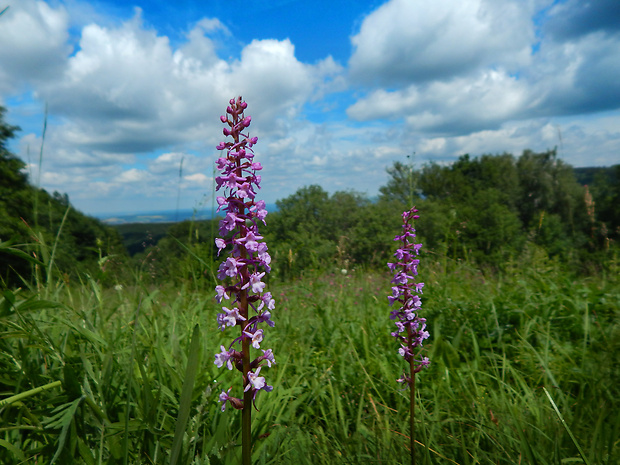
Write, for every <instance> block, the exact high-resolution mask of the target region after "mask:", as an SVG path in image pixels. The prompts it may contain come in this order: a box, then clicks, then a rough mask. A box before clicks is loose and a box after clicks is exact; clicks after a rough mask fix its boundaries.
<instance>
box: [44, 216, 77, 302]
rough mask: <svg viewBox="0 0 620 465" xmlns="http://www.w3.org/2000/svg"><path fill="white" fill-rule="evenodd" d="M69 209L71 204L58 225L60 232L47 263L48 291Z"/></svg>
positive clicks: (57, 234)
mask: <svg viewBox="0 0 620 465" xmlns="http://www.w3.org/2000/svg"><path fill="white" fill-rule="evenodd" d="M69 210H71V205H68V206H67V209H66V210H65V214H64V215H63V217H62V221H61V222H60V226H59V227H58V232H57V233H56V239H55V240H54V245H53V246H52V253H51V255H50V261H49V263H48V264H47V287H48V289H47V290H46V293H47V292H49V286H50V284H51V283H52V275H53V271H54V270H53V268H54V257H55V256H56V247H58V242H59V241H60V233H61V232H62V228H63V226H64V225H65V221H67V216H68V215H69Z"/></svg>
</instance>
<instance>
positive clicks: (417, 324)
mask: <svg viewBox="0 0 620 465" xmlns="http://www.w3.org/2000/svg"><path fill="white" fill-rule="evenodd" d="M416 213H418V210H416V208H415V207H413V208H412V209H411V210H408V211H406V212H404V213H403V215H402V216H403V232H402V234H401V235H397V236H396V237H395V238H394V241H397V242H400V244H401V245H400V247H399V248H398V250H396V253H395V254H394V256H395V257H396V259H397V261H396V262H394V263H388V267H389V268H390V270H391V271H392V272H393V273H394V278H393V279H392V295H390V296H388V301H389V303H390V306H392V307H393V306H394V304H395V303H398V304H399V305H400V307H399V308H398V309H394V310H392V311H391V312H390V319H391V320H394V324H395V325H396V330H395V331H393V332H392V336H394V337H395V338H396V340H397V341H398V342H399V344H400V348H399V349H398V353H399V354H400V355H401V356H402V357H403V358H404V359H405V361H406V362H408V364H409V373H406V372H404V373H403V376H402V378H400V379H398V382H399V383H406V384H407V385H408V386H409V387H410V391H409V408H410V429H411V434H410V435H409V439H410V450H411V464H412V465H415V448H414V447H415V441H414V413H415V409H414V406H415V403H414V399H415V374H416V373H418V372H419V371H421V370H422V368H424V367H426V366H428V365H429V363H430V361H429V359H428V357H421V356H420V355H419V352H420V349H421V348H422V343H423V341H424V340H425V339H427V338H428V336H429V333H428V331H426V319H425V318H421V317H420V316H419V311H420V308H421V307H422V299H421V298H420V295H421V294H422V289H423V287H424V283H421V282H417V281H416V276H417V275H418V265H419V263H420V260H419V259H418V258H417V256H418V254H419V253H420V249H421V248H422V244H414V243H413V240H414V238H415V237H416V236H415V229H414V227H413V222H414V220H417V219H418V218H419V216H418V215H416Z"/></svg>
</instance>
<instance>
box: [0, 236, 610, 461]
mask: <svg viewBox="0 0 620 465" xmlns="http://www.w3.org/2000/svg"><path fill="white" fill-rule="evenodd" d="M147 274H148V271H145V270H142V271H140V270H139V269H137V270H135V271H134V275H133V279H126V281H125V282H123V283H118V284H117V285H116V286H110V287H103V286H101V284H100V283H99V282H98V280H97V279H95V278H93V277H91V276H89V275H85V276H84V277H83V278H82V280H81V281H77V282H76V281H71V282H67V281H66V280H63V279H62V276H61V275H59V276H58V277H57V278H56V277H55V278H54V279H50V280H47V281H45V282H41V283H39V285H38V286H33V287H32V288H31V289H22V290H4V291H3V295H2V299H1V300H0V344H1V347H0V377H1V379H0V385H2V387H3V389H2V390H3V392H2V393H1V399H2V400H0V417H1V423H0V462H1V463H3V464H7V465H8V464H22V463H31V464H53V463H57V464H71V463H79V464H151V463H152V464H160V463H161V464H164V463H165V464H168V463H173V464H194V465H199V464H200V465H204V464H234V463H239V460H240V459H239V457H240V453H241V451H240V449H241V447H240V442H241V440H240V419H241V415H240V412H237V411H236V410H233V409H227V410H226V411H225V412H221V411H220V407H221V404H220V403H219V402H218V395H219V393H220V392H221V391H222V390H226V389H227V388H228V387H230V384H231V379H232V376H231V375H230V373H231V372H229V371H228V370H225V369H218V368H217V367H216V366H215V365H214V363H213V360H214V354H215V353H217V352H218V351H219V346H220V345H221V344H226V343H227V342H226V338H225V336H224V335H223V334H222V333H221V332H220V331H219V330H218V328H217V323H216V318H215V316H216V314H217V312H218V311H220V310H219V307H220V306H219V305H218V304H217V302H216V301H215V300H214V298H213V297H214V295H215V292H214V291H213V286H214V283H213V281H212V280H211V279H209V278H208V277H207V276H208V274H207V275H204V274H202V273H197V275H198V276H202V277H201V278H199V279H188V280H186V281H184V282H183V283H181V284H172V283H167V284H166V283H163V284H158V285H156V286H155V285H149V284H145V283H148V282H149V279H148V276H147ZM420 277H421V280H422V281H424V282H425V283H426V287H425V289H424V296H423V298H424V304H423V308H422V311H421V312H420V314H421V315H423V316H425V317H426V318H427V319H428V329H429V331H430V333H431V337H430V338H429V339H428V340H427V341H426V343H425V347H426V351H425V355H427V356H428V357H429V358H430V359H431V365H430V367H429V368H428V369H425V370H423V371H422V372H421V373H419V374H418V375H417V390H416V408H417V411H416V428H417V433H416V440H417V441H418V449H417V455H418V463H423V464H431V463H433V464H444V463H446V464H448V463H455V464H463V465H464V464H478V463H480V464H571V463H588V464H610V465H611V464H616V463H620V444H619V442H620V415H619V411H620V410H619V401H618V399H619V398H620V365H619V363H618V360H619V355H620V324H619V321H620V319H619V316H620V315H619V313H620V278H619V273H618V264H617V260H616V258H615V257H614V256H610V257H609V261H608V263H607V266H606V267H603V268H601V269H600V270H599V271H598V272H596V273H591V274H590V275H584V274H580V273H579V272H578V270H571V269H567V267H566V266H564V265H562V264H561V263H560V262H557V261H554V260H550V259H549V258H548V257H547V256H546V254H545V253H543V252H541V251H540V250H539V249H537V248H536V247H535V246H533V245H531V244H530V245H528V246H527V247H526V249H525V250H524V252H523V254H522V256H521V260H520V261H518V262H517V261H515V262H514V263H511V264H508V265H507V267H506V269H505V270H504V271H503V272H502V273H495V272H493V273H491V272H484V271H481V270H479V269H477V268H475V267H473V266H471V265H470V264H467V263H466V262H462V261H458V260H450V259H448V258H447V257H441V256H436V255H433V254H430V253H429V254H426V255H423V256H422V264H421V266H420ZM390 279H391V276H390V274H389V273H388V271H387V269H386V270H385V273H384V272H383V271H381V270H376V269H364V268H361V267H360V268H359V269H347V270H346V272H345V270H342V269H340V267H336V268H333V269H331V270H330V269H326V270H322V271H311V270H308V271H306V272H305V273H304V274H303V275H301V276H299V277H297V278H294V279H287V280H284V279H282V280H278V279H272V280H271V281H270V282H268V287H269V289H270V291H271V292H272V294H273V296H274V298H276V302H277V307H276V310H275V311H274V312H273V313H274V315H273V318H274V321H275V323H276V326H275V328H273V329H272V330H271V331H270V335H269V343H270V346H269V347H271V348H273V351H274V353H275V354H276V362H277V364H276V365H274V366H273V367H272V368H271V370H270V374H269V381H270V382H271V383H272V384H273V386H274V390H273V392H271V393H260V394H259V396H258V398H257V403H256V406H257V408H258V411H255V412H254V414H253V430H252V435H253V454H252V457H253V462H254V463H257V464H289V463H290V464H338V463H342V464H357V463H377V464H380V463H383V464H398V463H408V461H409V450H408V444H409V440H408V435H409V431H408V414H409V413H408V412H409V411H408V404H409V400H408V391H406V390H402V388H403V386H402V385H401V384H399V383H397V382H396V379H397V378H399V377H400V376H401V374H402V370H403V369H404V368H405V365H404V364H403V361H402V357H400V356H399V355H398V353H397V348H398V345H397V343H396V342H395V341H394V340H393V338H392V337H391V336H390V331H392V326H393V323H392V322H391V321H390V320H389V317H388V315H389V311H390V307H389V306H388V301H387V298H386V296H387V295H388V294H389V290H390V284H389V282H390ZM236 376H237V377H238V376H239V375H238V374H236Z"/></svg>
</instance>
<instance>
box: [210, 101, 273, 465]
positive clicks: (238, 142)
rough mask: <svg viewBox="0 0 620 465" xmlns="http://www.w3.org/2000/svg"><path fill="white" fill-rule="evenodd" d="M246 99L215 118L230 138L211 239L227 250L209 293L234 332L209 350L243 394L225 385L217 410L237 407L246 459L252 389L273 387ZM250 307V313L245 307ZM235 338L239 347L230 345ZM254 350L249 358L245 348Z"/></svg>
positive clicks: (256, 166) (269, 303)
mask: <svg viewBox="0 0 620 465" xmlns="http://www.w3.org/2000/svg"><path fill="white" fill-rule="evenodd" d="M246 108H247V104H246V103H245V102H244V101H243V100H242V99H241V97H238V98H237V99H231V100H230V101H229V106H228V107H227V108H226V113H227V114H226V115H222V116H221V117H220V120H221V121H222V123H224V124H225V125H226V127H225V128H224V131H223V132H224V135H225V136H230V137H232V141H230V140H229V141H226V142H220V143H219V145H218V146H217V149H218V150H222V151H224V150H225V151H226V156H222V157H220V158H218V160H217V161H216V165H217V168H218V170H220V175H219V176H217V177H216V178H215V182H216V185H217V189H216V190H218V191H222V193H221V194H220V195H219V196H218V197H217V203H218V212H221V213H222V215H223V216H224V218H223V219H222V220H221V221H220V225H219V233H220V236H221V237H219V238H217V239H215V245H216V246H217V249H218V255H220V253H222V252H223V251H227V250H228V251H229V254H228V256H227V257H225V258H224V259H223V261H222V263H221V264H220V266H219V270H218V278H219V279H221V280H222V281H223V282H222V284H219V285H217V286H216V287H215V291H216V293H217V294H216V296H215V299H216V300H217V302H218V303H222V304H224V302H222V301H223V300H232V302H230V303H228V304H227V306H224V305H223V306H222V310H223V312H222V313H219V314H218V316H217V322H218V326H219V328H220V329H221V330H222V331H225V330H227V329H228V328H231V327H232V328H234V327H239V330H238V331H239V332H238V333H237V334H238V336H237V337H236V338H235V339H234V340H233V342H232V344H231V345H230V347H229V348H228V349H226V347H224V346H221V351H220V352H219V353H217V354H215V362H214V363H215V364H216V365H217V366H218V367H226V368H228V369H229V370H232V368H233V366H234V367H235V368H236V369H237V370H239V371H241V373H242V379H243V387H242V389H241V391H242V392H243V399H238V398H236V397H232V396H231V395H230V392H231V389H232V388H231V389H228V391H226V392H224V391H223V392H222V393H221V394H220V397H219V400H220V402H222V411H224V409H225V407H226V404H227V403H228V404H230V405H232V406H233V407H234V408H235V409H239V410H243V414H242V425H243V426H242V442H243V451H242V457H243V463H250V462H249V460H250V455H251V452H250V451H251V444H250V441H251V434H250V433H251V431H250V421H251V407H252V405H254V403H255V400H256V394H257V393H258V391H267V392H269V391H271V390H272V389H273V388H272V386H269V385H268V384H267V383H266V380H265V378H264V376H259V373H261V369H262V368H263V367H264V365H267V367H268V368H269V367H271V365H273V364H275V363H276V362H275V358H274V355H273V351H272V350H271V349H264V348H263V347H262V346H263V344H264V339H265V336H266V335H265V332H264V329H263V328H259V327H258V326H259V325H262V324H263V323H266V325H263V326H266V327H273V326H274V322H273V320H272V317H271V311H272V310H274V309H275V301H274V300H273V298H272V297H271V293H269V292H265V287H266V283H265V282H264V281H263V279H264V277H265V274H266V273H269V272H270V271H271V268H270V263H271V257H270V255H269V253H268V248H267V244H265V242H264V241H263V236H261V235H260V234H259V231H258V224H259V223H260V222H262V223H263V224H266V222H265V217H266V216H267V210H266V208H265V202H264V201H263V200H257V199H256V196H257V191H258V189H260V182H261V176H260V175H258V174H257V172H258V171H260V170H262V166H261V164H260V163H259V162H256V161H254V152H253V150H252V147H253V146H254V145H256V143H257V142H258V138H256V137H250V136H249V135H248V134H247V133H245V132H246V130H247V128H248V127H249V126H250V124H251V122H252V118H251V117H250V116H245V115H244V111H245V109H246ZM250 310H251V311H252V314H251V313H250ZM236 343H239V344H240V345H241V350H240V351H237V350H234V349H233V348H232V347H233V346H234V345H235V344H236ZM251 350H254V351H257V352H258V351H259V350H261V351H262V353H261V354H260V355H259V354H258V353H257V354H256V358H255V359H254V360H253V361H252V360H251V357H250V351H251Z"/></svg>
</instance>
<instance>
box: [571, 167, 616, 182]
mask: <svg viewBox="0 0 620 465" xmlns="http://www.w3.org/2000/svg"><path fill="white" fill-rule="evenodd" d="M573 170H574V172H575V178H577V182H578V183H579V184H581V185H582V186H585V185H588V186H591V185H592V184H594V182H595V181H596V180H597V178H599V179H600V180H602V179H605V180H606V181H607V182H608V183H610V184H614V183H615V182H618V180H617V179H616V175H615V171H614V168H613V166H609V167H588V168H573Z"/></svg>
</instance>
